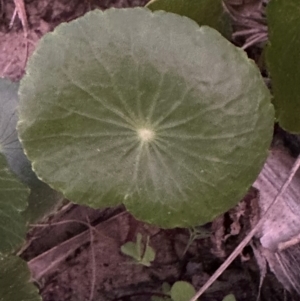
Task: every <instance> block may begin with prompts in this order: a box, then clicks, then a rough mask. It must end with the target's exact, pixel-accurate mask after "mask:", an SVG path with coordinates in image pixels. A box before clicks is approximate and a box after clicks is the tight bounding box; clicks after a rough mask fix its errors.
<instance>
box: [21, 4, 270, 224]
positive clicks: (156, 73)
mask: <svg viewBox="0 0 300 301" xmlns="http://www.w3.org/2000/svg"><path fill="white" fill-rule="evenodd" d="M27 66H28V67H27V72H26V75H25V77H24V78H23V80H22V83H21V87H20V97H21V100H20V121H19V125H18V130H19V134H20V137H21V140H22V143H23V145H24V147H25V149H26V153H27V154H28V157H29V158H30V159H31V161H32V164H33V168H34V170H35V171H36V172H37V173H38V175H39V176H40V177H41V178H42V179H43V180H44V181H45V182H46V183H49V184H50V185H51V186H52V187H54V188H55V189H58V190H60V191H61V192H62V193H63V194H64V195H65V196H66V197H67V198H68V199H70V200H73V201H75V202H77V203H80V204H85V205H90V206H93V207H96V208H97V207H100V206H111V205H114V204H118V203H120V202H123V203H124V204H125V205H126V207H127V208H128V209H129V210H130V211H131V212H132V213H133V214H134V215H135V216H136V217H137V218H139V219H143V220H144V221H147V222H150V223H156V224H158V225H160V226H162V227H175V226H193V225H198V224H202V223H205V222H207V221H209V220H211V219H213V218H214V217H215V216H217V215H219V214H220V213H222V212H224V211H225V210H227V209H229V208H230V207H232V206H234V205H235V204H236V203H237V202H238V200H239V199H240V198H241V197H242V196H243V195H244V194H245V193H246V191H247V189H248V188H249V186H250V185H251V184H252V182H253V181H254V180H255V178H256V176H257V174H258V173H259V171H260V168H261V166H262V164H263V162H264V160H265V158H266V156H267V150H268V146H269V144H270V140H271V137H272V128H273V107H272V105H271V104H270V95H269V92H268V89H267V88H266V87H265V85H264V83H263V81H262V79H261V76H260V73H259V71H258V69H257V68H256V66H255V65H254V64H253V62H251V61H249V60H248V58H247V56H246V54H245V53H244V52H243V51H242V50H240V49H237V48H236V47H234V46H233V45H232V44H231V43H229V42H228V41H227V40H226V39H224V38H223V37H222V36H221V35H220V34H219V33H218V32H217V31H215V30H214V29H211V28H209V27H205V26H204V27H201V28H199V27H198V25H197V24H196V23H195V22H193V21H191V20H189V19H187V18H184V17H181V16H178V15H175V14H171V13H166V12H162V11H158V12H155V13H151V12H150V11H149V10H148V9H145V8H135V9H119V10H116V9H111V10H107V11H105V12H102V11H93V12H90V13H88V14H86V15H85V16H84V17H82V18H79V19H77V20H75V21H73V22H70V23H68V24H62V25H60V26H58V27H57V28H56V29H55V31H54V32H53V33H50V34H47V35H45V36H44V37H43V38H42V40H41V42H40V43H39V45H38V47H37V50H36V51H35V53H34V54H33V56H32V57H31V58H30V60H29V62H28V65H27Z"/></svg>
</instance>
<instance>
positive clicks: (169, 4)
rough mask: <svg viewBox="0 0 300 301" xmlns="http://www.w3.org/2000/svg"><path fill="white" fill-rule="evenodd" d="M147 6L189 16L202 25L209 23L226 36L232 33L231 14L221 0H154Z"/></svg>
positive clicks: (153, 9) (208, 24)
mask: <svg viewBox="0 0 300 301" xmlns="http://www.w3.org/2000/svg"><path fill="white" fill-rule="evenodd" d="M147 7H148V8H149V9H151V10H152V11H156V10H164V11H167V12H170V13H175V14H178V15H181V16H185V17H188V18H190V19H192V20H194V21H195V22H197V23H198V24H199V25H200V26H202V25H207V26H210V27H212V28H214V29H216V30H218V31H219V32H220V33H222V34H223V35H224V36H225V37H230V35H231V25H230V20H229V16H228V15H227V14H226V13H225V11H224V8H223V5H222V1H221V0H213V1H212V0H189V1H186V0H152V1H150V2H148V4H147Z"/></svg>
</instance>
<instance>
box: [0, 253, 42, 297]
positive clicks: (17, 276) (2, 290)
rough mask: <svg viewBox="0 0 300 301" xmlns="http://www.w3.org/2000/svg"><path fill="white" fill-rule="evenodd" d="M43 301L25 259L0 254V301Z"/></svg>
mask: <svg viewBox="0 0 300 301" xmlns="http://www.w3.org/2000/svg"><path fill="white" fill-rule="evenodd" d="M19 300H22V301H41V300H42V298H41V297H40V295H39V294H38V289H37V288H36V286H34V285H33V284H32V283H30V271H29V269H28V267H27V264H26V262H25V261H23V260H22V259H20V258H19V257H16V256H3V255H1V254H0V301H19Z"/></svg>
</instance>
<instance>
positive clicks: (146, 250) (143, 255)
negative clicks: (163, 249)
mask: <svg viewBox="0 0 300 301" xmlns="http://www.w3.org/2000/svg"><path fill="white" fill-rule="evenodd" d="M121 252H122V253H123V254H125V255H127V256H130V257H132V258H133V259H134V260H135V261H136V262H137V263H139V264H142V265H144V266H147V267H149V266H150V265H151V262H152V261H153V260H154V259H155V251H154V250H153V249H152V248H151V247H150V246H149V236H147V242H146V245H144V244H143V242H142V234H141V233H138V234H137V238H136V242H135V243H134V242H127V243H125V244H124V245H123V246H121Z"/></svg>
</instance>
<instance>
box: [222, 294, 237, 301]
mask: <svg viewBox="0 0 300 301" xmlns="http://www.w3.org/2000/svg"><path fill="white" fill-rule="evenodd" d="M222 301H236V299H235V296H234V295H233V294H229V295H227V296H226V297H224V299H223V300H222Z"/></svg>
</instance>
